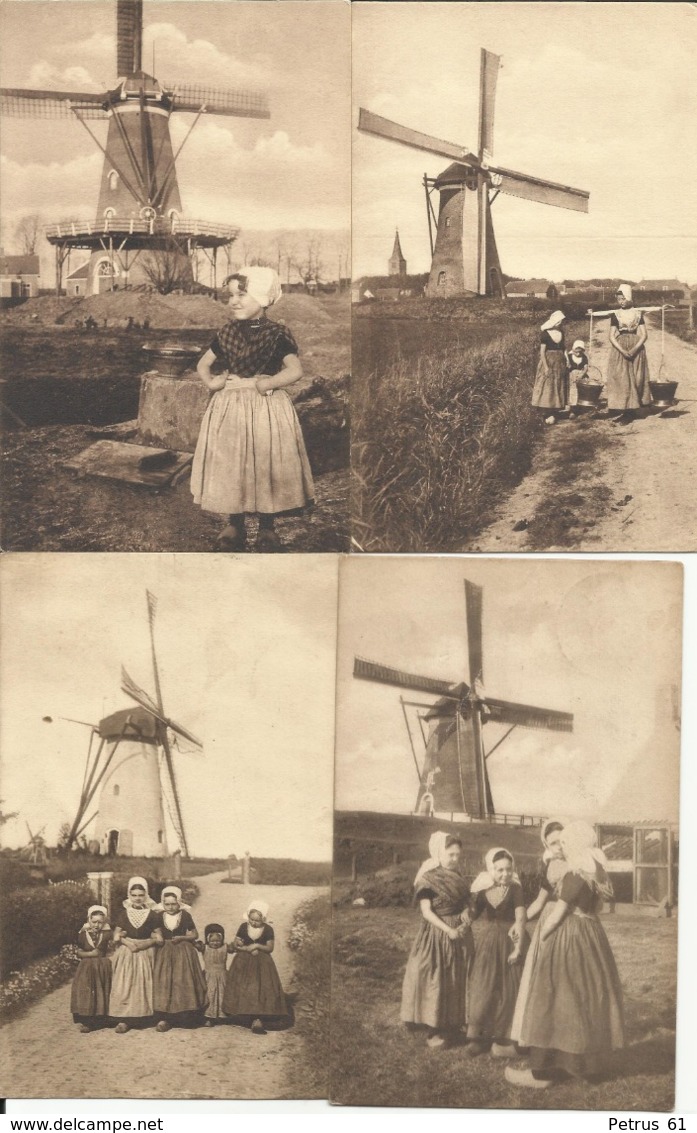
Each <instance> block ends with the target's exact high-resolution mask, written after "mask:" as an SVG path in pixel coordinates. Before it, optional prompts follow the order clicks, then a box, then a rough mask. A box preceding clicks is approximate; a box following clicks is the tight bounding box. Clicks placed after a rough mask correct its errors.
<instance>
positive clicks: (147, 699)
mask: <svg viewBox="0 0 697 1133" xmlns="http://www.w3.org/2000/svg"><path fill="white" fill-rule="evenodd" d="M121 689H122V691H123V692H125V693H126V695H127V696H130V697H131V699H132V700H135V701H136V703H137V704H140V705H141V707H142V708H145V709H146V710H147V711H148V712H150V714H151V715H152V716H154V717H155V719H156V720H158V721H159V722H160V724H164V725H165V727H167V728H169V729H170V730H171V731H172V732H176V733H177V734H178V735H180V736H183V737H184V739H185V740H188V741H189V742H190V743H192V744H194V746H195V747H203V743H202V741H201V740H200V739H199V738H198V736H195V735H194V734H193V732H190V731H189V730H188V728H185V727H183V725H182V724H178V723H177V722H176V720H170V718H169V717H168V716H165V714H164V712H161V711H160V709H159V707H158V706H157V704H156V703H155V701H154V700H153V699H152V697H151V696H148V694H147V692H144V691H143V689H142V688H140V686H139V685H137V684H136V682H135V681H134V680H133V678H132V677H130V676H129V675H128V673H127V672H126V670H125V669H124V667H123V665H122V666H121Z"/></svg>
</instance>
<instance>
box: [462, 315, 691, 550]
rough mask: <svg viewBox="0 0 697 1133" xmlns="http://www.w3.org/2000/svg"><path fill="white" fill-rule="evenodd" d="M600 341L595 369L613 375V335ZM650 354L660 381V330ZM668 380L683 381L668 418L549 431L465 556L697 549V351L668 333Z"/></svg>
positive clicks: (601, 335) (601, 334)
mask: <svg viewBox="0 0 697 1133" xmlns="http://www.w3.org/2000/svg"><path fill="white" fill-rule="evenodd" d="M594 339H595V345H594V354H593V363H594V364H595V365H597V366H599V368H600V369H601V371H602V373H603V374H607V358H608V352H609V349H610V347H609V344H608V341H607V330H606V329H604V330H601V331H598V332H596V334H595V335H594ZM647 351H648V358H649V368H650V372H651V375H652V377H653V376H656V377H657V376H658V370H659V365H660V361H661V335H660V330H656V329H654V328H651V329H650V330H649V341H648V345H647ZM664 375H665V377H666V378H670V379H671V380H673V381H677V382H678V383H679V384H678V389H677V398H678V403H677V405H675V406H673V407H672V408H671V409H669V410H666V411H664V412H663V413H658V412H656V411H652V412H651V413H649V414H648V415H647V416H645V417H642V418H640V419H638V420H637V421H635V422H633V423H632V424H630V425H626V426H618V425H612V424H610V423H609V422H608V421H607V420H602V419H600V420H583V421H581V422H579V421H573V422H566V423H559V424H557V425H555V426H553V427H550V428H548V429H546V430H545V433H544V435H543V437H542V440H541V442H540V445H539V448H538V451H537V453H536V454H535V457H534V461H533V468H532V471H531V473H530V474H529V475H528V476H527V477H526V478H525V479H524V480H523V481H522V483H521V484H519V485H518V487H517V488H516V489H515V490H514V491H513V492H512V493H511V495H510V496H509V497H508V499H507V501H506V502H505V504H503V505H502V507H501V508H500V509H499V510H498V514H497V518H496V520H495V521H494V523H493V524H491V525H490V526H489V527H488V528H487V529H486V530H485V531H484V532H483V533H482V534H481V535H479V536H478V537H476V538H475V539H473V540H472V541H471V542H470V543H469V544H468V545H467V546H464V547H462V548H461V550H467V551H484V552H491V551H503V552H506V551H508V552H510V551H567V550H569V551H571V550H573V551H676V552H677V551H694V550H697V429H696V428H695V426H696V423H697V348H695V347H694V346H691V345H689V344H688V343H686V342H683V341H681V340H680V339H679V338H676V337H675V336H673V335H669V334H666V345H665V367H664ZM516 525H519V530H517V531H514V527H515V526H516Z"/></svg>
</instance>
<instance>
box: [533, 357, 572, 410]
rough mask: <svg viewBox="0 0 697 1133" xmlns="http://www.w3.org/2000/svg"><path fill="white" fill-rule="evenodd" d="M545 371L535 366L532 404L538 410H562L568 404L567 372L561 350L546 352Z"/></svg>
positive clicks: (540, 363)
mask: <svg viewBox="0 0 697 1133" xmlns="http://www.w3.org/2000/svg"><path fill="white" fill-rule="evenodd" d="M546 359H547V371H545V368H544V366H543V364H542V359H541V358H540V361H539V362H538V364H537V373H536V375H535V384H534V386H533V388H532V404H533V405H534V406H536V408H538V409H564V407H565V406H567V405H568V404H569V371H568V369H567V365H566V358H565V356H564V351H563V350H548V351H547V354H546Z"/></svg>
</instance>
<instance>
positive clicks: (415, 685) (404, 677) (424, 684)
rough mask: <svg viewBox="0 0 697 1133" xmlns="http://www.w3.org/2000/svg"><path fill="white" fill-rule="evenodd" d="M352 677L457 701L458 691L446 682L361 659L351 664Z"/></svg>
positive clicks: (358, 658) (357, 658)
mask: <svg viewBox="0 0 697 1133" xmlns="http://www.w3.org/2000/svg"><path fill="white" fill-rule="evenodd" d="M353 675H354V677H358V678H360V679H361V680H364V681H377V682H378V684H384V685H395V686H396V687H397V688H409V689H412V690H413V691H415V692H430V693H433V695H434V696H445V697H450V698H451V699H454V700H457V699H459V697H458V692H459V690H457V691H455V689H456V686H454V685H452V684H450V683H449V682H448V681H441V680H437V679H436V678H434V677H421V676H417V675H416V674H415V673H406V672H405V671H404V670H403V669H392V668H390V667H389V666H388V665H378V664H376V662H375V661H366V660H365V658H363V657H356V658H355V659H354V662H353Z"/></svg>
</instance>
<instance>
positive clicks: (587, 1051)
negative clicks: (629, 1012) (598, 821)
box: [506, 822, 624, 1089]
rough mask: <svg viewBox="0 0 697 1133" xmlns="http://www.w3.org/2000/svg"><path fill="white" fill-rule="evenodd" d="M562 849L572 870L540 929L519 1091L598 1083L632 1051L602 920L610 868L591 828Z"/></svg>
mask: <svg viewBox="0 0 697 1133" xmlns="http://www.w3.org/2000/svg"><path fill="white" fill-rule="evenodd" d="M560 842H561V848H562V852H563V855H564V860H565V862H566V865H567V867H568V868H567V871H566V873H565V874H564V876H563V878H562V880H561V883H560V885H559V898H558V900H557V902H556V904H555V906H554V908H553V909H552V911H551V912H550V914H549V915H548V917H547V918H546V920H545V922H544V924H543V925H541V927H540V951H539V955H538V958H537V962H536V965H535V967H534V970H533V972H532V975H531V980H530V989H529V992H528V996H527V1002H526V1005H525V1010H524V1014H523V1019H522V1024H521V1032H520V1043H521V1045H522V1046H526V1047H529V1066H528V1067H527V1068H526V1069H524V1070H523V1069H520V1070H519V1069H517V1068H514V1067H512V1066H508V1067H506V1079H507V1080H508V1081H509V1082H511V1083H512V1084H513V1085H517V1086H529V1087H535V1088H538V1089H540V1088H546V1087H547V1086H550V1085H551V1084H552V1083H553V1082H554V1081H555V1080H558V1079H559V1078H564V1077H567V1076H572V1077H575V1078H582V1079H594V1078H595V1079H597V1078H598V1077H600V1076H602V1075H603V1074H606V1073H607V1071H608V1065H609V1061H610V1057H611V1054H612V1052H613V1051H614V1050H617V1049H619V1048H620V1047H622V1046H623V1045H624V1020H623V1007H622V986H621V984H620V978H619V975H618V972H617V965H616V964H615V958H614V956H613V954H612V949H611V948H610V944H609V942H608V939H607V936H606V935H605V930H604V929H603V926H602V924H601V923H600V920H599V918H598V912H599V911H600V908H601V907H602V903H603V901H604V900H609V899H610V898H611V897H612V885H611V883H610V880H609V878H608V874H607V861H606V859H605V855H604V854H603V852H602V850H599V849H598V848H597V845H596V838H595V831H594V830H593V827H592V826H589V825H588V824H587V823H585V822H572V823H570V824H569V825H568V826H566V827H565V828H564V830H563V831H562V832H561V836H560Z"/></svg>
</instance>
